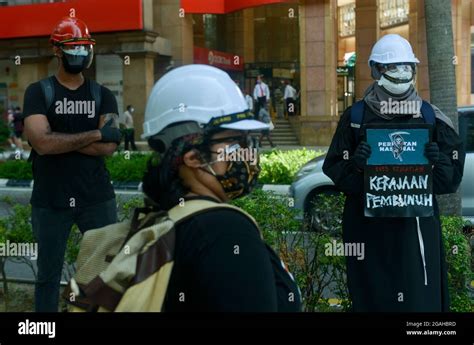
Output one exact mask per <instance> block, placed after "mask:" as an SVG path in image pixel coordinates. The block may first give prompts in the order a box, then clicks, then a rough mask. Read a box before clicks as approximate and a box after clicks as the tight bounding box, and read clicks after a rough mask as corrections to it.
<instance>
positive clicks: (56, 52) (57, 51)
mask: <svg viewBox="0 0 474 345" xmlns="http://www.w3.org/2000/svg"><path fill="white" fill-rule="evenodd" d="M53 52H54V55H55V56H57V57H61V56H62V54H63V52H62V51H61V49H60V48H59V47H57V46H54V47H53Z"/></svg>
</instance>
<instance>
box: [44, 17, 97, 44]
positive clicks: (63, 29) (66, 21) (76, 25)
mask: <svg viewBox="0 0 474 345" xmlns="http://www.w3.org/2000/svg"><path fill="white" fill-rule="evenodd" d="M49 41H50V42H51V43H52V44H53V45H55V46H58V45H63V44H65V45H76V44H95V40H94V39H92V38H91V35H90V34H89V29H88V28H87V25H86V23H84V22H83V21H82V20H80V19H78V18H73V17H64V18H63V19H61V21H60V22H59V23H58V24H57V25H56V27H55V28H54V30H53V33H52V34H51V38H50V39H49Z"/></svg>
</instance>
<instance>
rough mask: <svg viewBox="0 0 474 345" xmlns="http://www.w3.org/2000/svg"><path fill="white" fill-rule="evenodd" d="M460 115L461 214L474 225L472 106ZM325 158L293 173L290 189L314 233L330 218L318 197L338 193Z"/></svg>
mask: <svg viewBox="0 0 474 345" xmlns="http://www.w3.org/2000/svg"><path fill="white" fill-rule="evenodd" d="M458 114H459V135H460V136H461V138H462V139H463V142H464V147H465V150H466V162H465V164H464V177H463V180H462V183H461V196H462V215H463V217H465V218H466V219H468V220H470V221H471V223H472V224H474V105H472V106H468V107H461V108H459V109H458ZM325 157H326V156H325V155H323V156H319V157H316V158H314V159H312V160H310V161H309V162H308V163H306V164H305V165H304V166H303V167H302V168H301V169H300V170H299V171H298V172H297V174H296V177H295V181H294V182H293V184H292V185H291V187H290V196H291V197H292V198H293V199H294V205H295V207H296V208H298V209H300V210H302V211H303V214H304V215H305V217H306V218H307V219H308V221H310V223H311V225H312V226H313V228H315V230H318V229H319V230H323V231H328V230H331V229H329V228H328V227H329V225H328V224H334V220H331V221H329V218H331V217H332V216H333V215H331V214H328V213H327V210H326V209H323V208H321V209H320V208H319V205H320V204H321V203H320V201H321V196H323V195H331V194H337V193H339V192H338V190H337V188H336V187H335V186H334V183H333V182H332V180H331V179H330V178H329V177H328V176H326V175H325V174H324V173H323V163H324V158H325Z"/></svg>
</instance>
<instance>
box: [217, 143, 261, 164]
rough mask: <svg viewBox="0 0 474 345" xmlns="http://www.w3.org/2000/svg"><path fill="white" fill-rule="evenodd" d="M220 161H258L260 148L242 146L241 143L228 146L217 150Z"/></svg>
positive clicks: (252, 162) (254, 162)
mask: <svg viewBox="0 0 474 345" xmlns="http://www.w3.org/2000/svg"><path fill="white" fill-rule="evenodd" d="M217 160H218V161H219V162H249V164H250V165H256V164H257V163H258V150H257V149H256V148H242V147H240V145H239V144H235V145H230V146H226V147H225V148H219V149H218V150H217Z"/></svg>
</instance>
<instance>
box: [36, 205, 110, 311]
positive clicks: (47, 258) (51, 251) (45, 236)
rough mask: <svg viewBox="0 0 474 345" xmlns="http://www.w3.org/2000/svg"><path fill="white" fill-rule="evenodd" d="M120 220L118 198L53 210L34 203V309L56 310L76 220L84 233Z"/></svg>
mask: <svg viewBox="0 0 474 345" xmlns="http://www.w3.org/2000/svg"><path fill="white" fill-rule="evenodd" d="M116 222H117V205H116V203H115V198H114V199H110V200H107V201H104V202H101V203H98V204H94V205H92V206H86V207H76V208H65V209H54V208H41V207H36V206H33V207H32V209H31V223H32V226H33V234H34V237H35V240H36V242H37V243H38V258H37V259H38V261H37V265H38V277H37V281H36V287H35V310H36V311H37V312H57V311H58V305H59V284H60V281H61V273H62V269H63V264H64V254H65V251H66V246H67V239H68V237H69V233H70V231H71V227H72V225H73V224H74V223H75V224H77V226H78V227H79V230H80V231H81V232H82V233H84V232H86V231H87V230H91V229H97V228H101V227H103V226H106V225H109V224H112V223H116Z"/></svg>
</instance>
